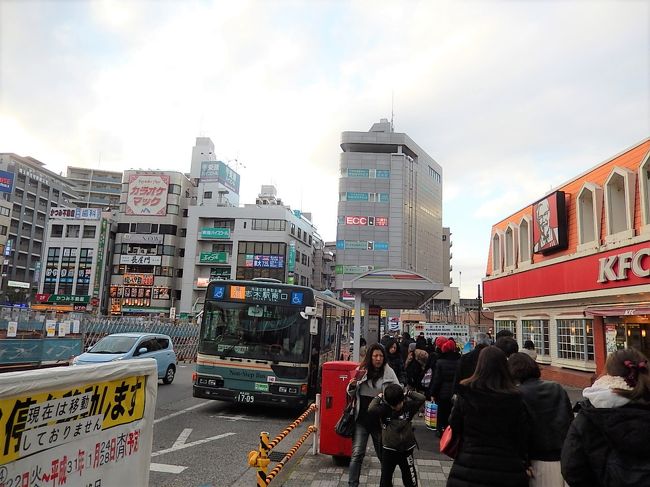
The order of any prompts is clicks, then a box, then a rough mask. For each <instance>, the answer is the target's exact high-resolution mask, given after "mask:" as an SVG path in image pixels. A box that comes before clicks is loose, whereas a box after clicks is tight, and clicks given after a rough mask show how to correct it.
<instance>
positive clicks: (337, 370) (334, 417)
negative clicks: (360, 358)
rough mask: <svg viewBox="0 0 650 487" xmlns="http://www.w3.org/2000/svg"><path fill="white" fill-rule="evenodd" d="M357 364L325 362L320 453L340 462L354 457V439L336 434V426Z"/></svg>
mask: <svg viewBox="0 0 650 487" xmlns="http://www.w3.org/2000/svg"><path fill="white" fill-rule="evenodd" d="M358 365H359V364H358V363H357V362H347V361H346V362H342V361H336V362H325V363H324V364H323V371H322V375H321V377H322V379H321V396H320V400H321V403H320V428H319V434H320V452H321V453H324V454H326V455H332V456H334V461H336V462H339V461H341V460H343V459H346V458H350V457H351V456H352V438H343V437H342V436H339V435H337V434H336V431H334V426H335V425H336V423H337V421H338V420H339V418H340V417H341V414H342V413H343V409H344V408H345V404H346V396H347V394H346V388H347V386H348V384H349V383H350V380H351V379H352V373H353V371H354V370H355V369H356V368H357V366H358Z"/></svg>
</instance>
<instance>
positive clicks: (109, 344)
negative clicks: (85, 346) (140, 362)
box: [88, 336, 138, 353]
mask: <svg viewBox="0 0 650 487" xmlns="http://www.w3.org/2000/svg"><path fill="white" fill-rule="evenodd" d="M137 340H138V338H137V337H123V336H107V337H104V338H102V339H101V340H100V341H98V342H97V343H96V344H95V346H94V347H93V348H91V349H90V350H88V353H126V352H128V351H129V350H131V348H132V347H133V345H134V344H135V342H136V341H137Z"/></svg>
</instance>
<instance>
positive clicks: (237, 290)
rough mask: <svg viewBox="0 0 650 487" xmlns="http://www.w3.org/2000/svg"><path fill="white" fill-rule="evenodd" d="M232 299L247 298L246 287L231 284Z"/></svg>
mask: <svg viewBox="0 0 650 487" xmlns="http://www.w3.org/2000/svg"><path fill="white" fill-rule="evenodd" d="M230 299H246V287H245V286H230Z"/></svg>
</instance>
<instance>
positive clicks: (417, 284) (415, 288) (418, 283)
mask: <svg viewBox="0 0 650 487" xmlns="http://www.w3.org/2000/svg"><path fill="white" fill-rule="evenodd" d="M343 289H344V290H346V291H348V292H350V293H351V294H354V297H355V299H354V352H353V353H354V360H359V345H360V344H359V339H360V336H361V304H362V303H364V304H369V305H373V306H380V307H382V308H384V309H417V308H419V307H420V306H422V305H423V304H424V303H425V302H426V301H428V300H429V299H431V298H432V297H433V296H435V295H436V294H438V293H439V292H441V291H442V290H443V285H442V284H440V283H437V282H433V281H432V280H431V279H429V278H427V277H424V276H423V275H421V274H418V273H416V272H413V271H406V270H403V269H382V270H376V271H370V272H366V273H365V274H361V275H360V276H357V277H355V278H354V279H352V280H351V281H344V282H343Z"/></svg>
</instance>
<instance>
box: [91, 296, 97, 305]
mask: <svg viewBox="0 0 650 487" xmlns="http://www.w3.org/2000/svg"><path fill="white" fill-rule="evenodd" d="M90 304H91V305H92V306H99V298H92V299H91V300H90Z"/></svg>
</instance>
